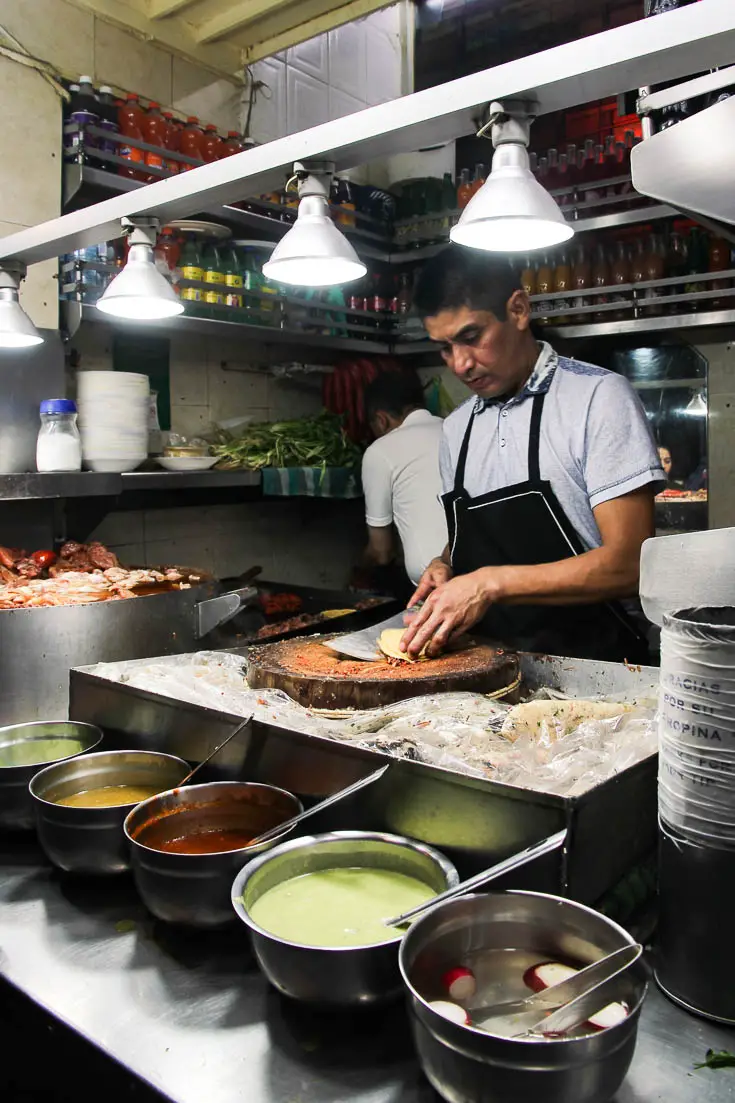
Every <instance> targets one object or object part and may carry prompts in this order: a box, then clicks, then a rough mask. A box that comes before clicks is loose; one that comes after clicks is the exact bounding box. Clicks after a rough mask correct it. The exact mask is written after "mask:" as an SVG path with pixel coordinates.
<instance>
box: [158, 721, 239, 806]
mask: <svg viewBox="0 0 735 1103" xmlns="http://www.w3.org/2000/svg"><path fill="white" fill-rule="evenodd" d="M252 719H253V714H252V713H251V714H250V716H246V717H245V719H244V720H243V722H242V723H241V724H238V725H237V727H236V728H235V730H234V731H233V732H230V734H229V735H228V736H227V739H223V740H222V742H221V743H219V744H218V745H217V746H216V747H215V748H214V750H213V751H210V752H209V754H208V755H207V757H206V758H203V759H202V761H201V762H198V763H197V765H196V766H195V767H194V769H193V770H190V771H189V773H188V774H187V775H186V777H185V778H184V780H183V781H180V782H179V784H178V785H177V786H176V788H177V789H180V788H181V787H182V785H188V784H189V782H190V781H191V779H192V778H193V777H194V774H196V773H198V772H199V770H201V768H202V766H206V765H207V763H208V762H211V761H212V759H213V758H214V756H215V755H216V754H219V752H220V751H221V750H222V748H223V747H226V746H227V744H228V743H229V742H230V741H231V740H233V739H234V738H235V736H236V735H239V734H240V732H241V731H242V730H243V728H246V727H247V726H248V724H249V723H250V721H251V720H252Z"/></svg>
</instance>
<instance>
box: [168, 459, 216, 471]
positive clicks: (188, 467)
mask: <svg viewBox="0 0 735 1103" xmlns="http://www.w3.org/2000/svg"><path fill="white" fill-rule="evenodd" d="M218 459H219V457H218V456H156V463H160V465H161V467H165V468H166V470H167V471H208V470H209V468H210V467H214V465H215V464H216V463H217V460H218Z"/></svg>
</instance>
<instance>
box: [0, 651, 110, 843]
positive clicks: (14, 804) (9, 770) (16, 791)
mask: <svg viewBox="0 0 735 1103" xmlns="http://www.w3.org/2000/svg"><path fill="white" fill-rule="evenodd" d="M4 661H5V656H4V655H3V662H4ZM48 739H53V740H54V743H55V744H56V747H55V749H54V752H53V753H49V754H48V756H47V757H46V758H45V760H43V759H39V758H38V756H37V755H34V756H25V757H35V758H36V761H35V762H34V763H33V764H31V765H28V766H0V827H2V828H10V829H18V830H29V829H31V828H33V826H34V824H35V822H36V816H35V811H34V807H33V798H32V797H31V794H30V792H29V791H28V784H29V782H30V780H31V778H32V777H33V776H34V774H37V773H38V771H39V770H40V769H41V768H42V767H43V766H46V765H48V764H50V763H52V762H57V761H58V760H59V759H62V760H66V759H71V758H72V757H75V756H77V755H80V754H84V752H85V751H89V750H91V749H92V747H96V746H98V745H99V744H100V743H101V742H102V732H101V731H100V729H99V728H96V727H95V726H94V724H77V723H73V722H72V721H70V720H63V721H58V722H56V721H39V722H36V723H33V724H13V725H12V726H10V727H7V728H0V761H4V756H5V755H6V754H8V753H9V752H12V753H13V754H15V755H16V757H18V758H19V759H20V760H21V761H22V758H23V757H24V755H23V752H24V749H26V748H33V747H34V746H35V747H36V748H37V747H38V746H39V743H41V744H42V743H43V741H45V740H48ZM64 744H66V745H67V747H68V751H67V753H65V748H64Z"/></svg>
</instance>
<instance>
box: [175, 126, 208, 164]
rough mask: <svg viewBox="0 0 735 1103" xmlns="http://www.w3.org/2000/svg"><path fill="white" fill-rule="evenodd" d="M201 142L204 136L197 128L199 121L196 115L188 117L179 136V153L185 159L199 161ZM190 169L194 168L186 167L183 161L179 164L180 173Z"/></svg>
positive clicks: (200, 158)
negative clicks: (190, 158) (189, 158)
mask: <svg viewBox="0 0 735 1103" xmlns="http://www.w3.org/2000/svg"><path fill="white" fill-rule="evenodd" d="M203 141H204V135H203V133H202V131H201V129H200V128H199V119H198V118H197V117H196V115H189V117H188V119H187V120H186V126H185V127H184V129H183V130H182V131H181V133H180V134H179V151H180V152H181V153H183V154H184V155H185V156H186V157H193V158H194V159H195V160H197V161H201V160H202V143H203ZM192 168H195V166H194V165H187V164H185V163H184V162H183V161H182V162H181V171H182V172H183V171H184V170H186V169H192Z"/></svg>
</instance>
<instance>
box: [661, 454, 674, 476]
mask: <svg viewBox="0 0 735 1103" xmlns="http://www.w3.org/2000/svg"><path fill="white" fill-rule="evenodd" d="M658 455H659V459H660V460H661V466H662V467H663V469H664V473H665V475H666V478H667V479H668V478H670V476H671V464H672V460H671V452H669V450H668V448H659V450H658Z"/></svg>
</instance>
